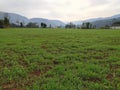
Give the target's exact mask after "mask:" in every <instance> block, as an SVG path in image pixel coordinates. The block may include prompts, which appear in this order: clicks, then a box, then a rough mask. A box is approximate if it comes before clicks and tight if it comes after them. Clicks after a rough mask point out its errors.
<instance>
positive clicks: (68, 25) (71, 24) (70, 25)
mask: <svg viewBox="0 0 120 90" xmlns="http://www.w3.org/2000/svg"><path fill="white" fill-rule="evenodd" d="M65 28H76V25H75V24H73V23H71V22H70V23H68V24H67V25H66V26H65Z"/></svg>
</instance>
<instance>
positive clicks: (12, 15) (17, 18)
mask: <svg viewBox="0 0 120 90" xmlns="http://www.w3.org/2000/svg"><path fill="white" fill-rule="evenodd" d="M4 17H8V18H9V20H10V23H14V24H17V25H18V24H19V23H20V22H23V23H24V24H25V25H26V24H27V23H29V19H28V18H26V17H24V16H21V15H19V14H15V13H7V12H0V19H4Z"/></svg>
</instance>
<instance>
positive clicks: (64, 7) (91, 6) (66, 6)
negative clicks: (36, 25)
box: [0, 0, 120, 21]
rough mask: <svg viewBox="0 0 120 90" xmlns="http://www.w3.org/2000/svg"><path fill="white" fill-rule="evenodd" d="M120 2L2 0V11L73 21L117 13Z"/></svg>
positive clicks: (108, 0)
mask: <svg viewBox="0 0 120 90" xmlns="http://www.w3.org/2000/svg"><path fill="white" fill-rule="evenodd" d="M119 3H120V0H0V11H6V12H14V13H18V14H22V15H24V16H27V17H28V18H31V17H43V18H49V19H59V20H63V21H70V20H71V21H73V20H80V19H87V18H91V17H101V16H111V15H113V14H117V13H118V12H119V9H120V6H119ZM108 14H109V15H108Z"/></svg>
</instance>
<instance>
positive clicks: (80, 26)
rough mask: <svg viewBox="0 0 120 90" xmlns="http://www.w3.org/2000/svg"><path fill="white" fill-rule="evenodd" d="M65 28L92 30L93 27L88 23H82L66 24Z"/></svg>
mask: <svg viewBox="0 0 120 90" xmlns="http://www.w3.org/2000/svg"><path fill="white" fill-rule="evenodd" d="M65 28H81V29H94V28H96V26H95V25H92V24H91V23H90V22H84V23H82V25H75V24H73V23H71V22H70V23H68V24H66V26H65Z"/></svg>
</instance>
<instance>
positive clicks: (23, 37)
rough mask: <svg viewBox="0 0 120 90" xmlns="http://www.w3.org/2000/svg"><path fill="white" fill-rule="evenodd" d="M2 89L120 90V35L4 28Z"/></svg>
mask: <svg viewBox="0 0 120 90" xmlns="http://www.w3.org/2000/svg"><path fill="white" fill-rule="evenodd" d="M0 90H120V30H80V29H75V30H74V29H66V30H64V29H1V30H0Z"/></svg>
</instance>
